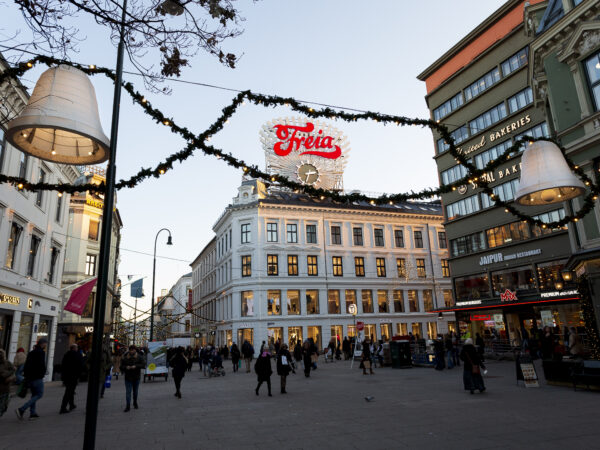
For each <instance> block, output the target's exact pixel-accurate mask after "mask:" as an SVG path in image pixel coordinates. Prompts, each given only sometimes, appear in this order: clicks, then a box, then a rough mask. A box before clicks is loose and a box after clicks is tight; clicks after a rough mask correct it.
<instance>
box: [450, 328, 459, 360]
mask: <svg viewBox="0 0 600 450" xmlns="http://www.w3.org/2000/svg"><path fill="white" fill-rule="evenodd" d="M450 339H451V340H452V363H453V364H454V365H455V366H458V367H460V358H459V354H460V350H459V348H458V344H460V338H459V336H458V335H457V334H456V333H455V332H454V331H451V332H450Z"/></svg>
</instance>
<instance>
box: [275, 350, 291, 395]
mask: <svg viewBox="0 0 600 450" xmlns="http://www.w3.org/2000/svg"><path fill="white" fill-rule="evenodd" d="M291 365H292V355H291V354H290V351H289V350H288V346H287V344H281V347H280V349H279V352H278V353H277V375H279V376H280V377H281V393H282V394H287V392H286V390H285V384H286V378H287V376H288V375H289V374H290V371H291V370H292V367H291Z"/></svg>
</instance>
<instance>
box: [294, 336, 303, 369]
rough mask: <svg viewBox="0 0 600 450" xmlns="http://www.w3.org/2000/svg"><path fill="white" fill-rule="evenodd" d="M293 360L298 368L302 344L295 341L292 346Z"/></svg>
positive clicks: (300, 360) (300, 361)
mask: <svg viewBox="0 0 600 450" xmlns="http://www.w3.org/2000/svg"><path fill="white" fill-rule="evenodd" d="M294 360H295V361H296V366H298V367H300V365H301V364H302V344H300V341H297V342H296V345H295V346H294Z"/></svg>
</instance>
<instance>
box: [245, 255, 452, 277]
mask: <svg viewBox="0 0 600 450" xmlns="http://www.w3.org/2000/svg"><path fill="white" fill-rule="evenodd" d="M241 260H242V266H241V267H242V277H251V276H252V256H251V255H243V256H242V257H241ZM385 261H386V259H385V258H375V267H376V273H377V276H378V277H387V269H386V262H385ZM415 261H416V269H417V276H418V277H419V278H427V269H426V266H425V259H424V258H416V260H415ZM441 266H442V276H443V277H449V276H450V269H449V266H448V260H446V259H442V260H441ZM331 267H332V274H333V276H334V277H342V276H344V267H343V258H342V257H341V256H332V257H331ZM396 271H397V274H398V277H401V278H406V277H407V275H408V273H407V267H406V259H405V258H396ZM287 274H288V276H298V274H299V271H298V255H287ZM306 274H307V275H308V276H314V277H316V276H318V275H319V265H318V257H317V256H316V255H308V256H307V257H306ZM267 275H268V276H278V275H279V255H267ZM354 275H355V276H357V277H364V276H365V275H366V272H365V258H364V257H362V256H355V257H354Z"/></svg>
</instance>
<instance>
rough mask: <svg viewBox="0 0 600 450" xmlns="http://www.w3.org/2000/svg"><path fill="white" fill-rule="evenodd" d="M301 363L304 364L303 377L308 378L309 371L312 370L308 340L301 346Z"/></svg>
mask: <svg viewBox="0 0 600 450" xmlns="http://www.w3.org/2000/svg"><path fill="white" fill-rule="evenodd" d="M302 362H303V364H304V376H305V377H306V378H308V377H310V369H311V368H312V354H311V349H310V342H308V340H306V341H304V344H302Z"/></svg>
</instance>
